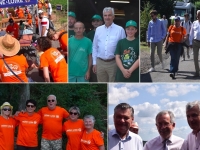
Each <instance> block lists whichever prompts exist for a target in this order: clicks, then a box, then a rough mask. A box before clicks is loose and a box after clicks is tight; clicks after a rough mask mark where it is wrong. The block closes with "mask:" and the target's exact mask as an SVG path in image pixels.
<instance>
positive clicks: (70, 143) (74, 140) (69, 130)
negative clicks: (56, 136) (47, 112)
mask: <svg viewBox="0 0 200 150" xmlns="http://www.w3.org/2000/svg"><path fill="white" fill-rule="evenodd" d="M83 130H84V123H83V120H82V119H78V120H77V121H76V122H73V121H71V120H68V121H66V122H65V123H64V125H63V131H64V132H65V133H66V135H67V144H66V150H80V149H81V137H82V135H83Z"/></svg>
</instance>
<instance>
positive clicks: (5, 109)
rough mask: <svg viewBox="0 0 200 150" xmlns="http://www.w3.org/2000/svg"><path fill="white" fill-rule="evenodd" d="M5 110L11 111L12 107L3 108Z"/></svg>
mask: <svg viewBox="0 0 200 150" xmlns="http://www.w3.org/2000/svg"><path fill="white" fill-rule="evenodd" d="M3 111H11V109H10V108H3Z"/></svg>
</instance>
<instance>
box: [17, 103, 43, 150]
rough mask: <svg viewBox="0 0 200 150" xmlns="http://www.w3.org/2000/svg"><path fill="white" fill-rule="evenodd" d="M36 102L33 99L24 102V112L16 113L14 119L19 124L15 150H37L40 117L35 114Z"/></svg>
mask: <svg viewBox="0 0 200 150" xmlns="http://www.w3.org/2000/svg"><path fill="white" fill-rule="evenodd" d="M35 109H36V101H35V100H33V99H30V100H27V101H26V112H24V113H21V112H20V113H19V114H18V113H17V114H16V115H15V117H14V119H15V120H17V121H18V122H19V129H18V135H17V150H22V149H29V148H30V149H31V150H38V135H37V132H38V125H39V123H40V122H41V116H40V115H39V114H38V113H35Z"/></svg>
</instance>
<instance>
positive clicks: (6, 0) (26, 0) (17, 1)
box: [0, 0, 37, 8]
mask: <svg viewBox="0 0 200 150" xmlns="http://www.w3.org/2000/svg"><path fill="white" fill-rule="evenodd" d="M32 4H37V0H0V8H5V7H8V8H9V7H17V6H25V5H32Z"/></svg>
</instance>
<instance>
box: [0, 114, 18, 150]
mask: <svg viewBox="0 0 200 150" xmlns="http://www.w3.org/2000/svg"><path fill="white" fill-rule="evenodd" d="M16 125H17V122H16V121H15V120H14V119H13V118H11V117H10V118H9V119H5V118H3V117H2V116H0V150H14V133H15V127H16Z"/></svg>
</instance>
